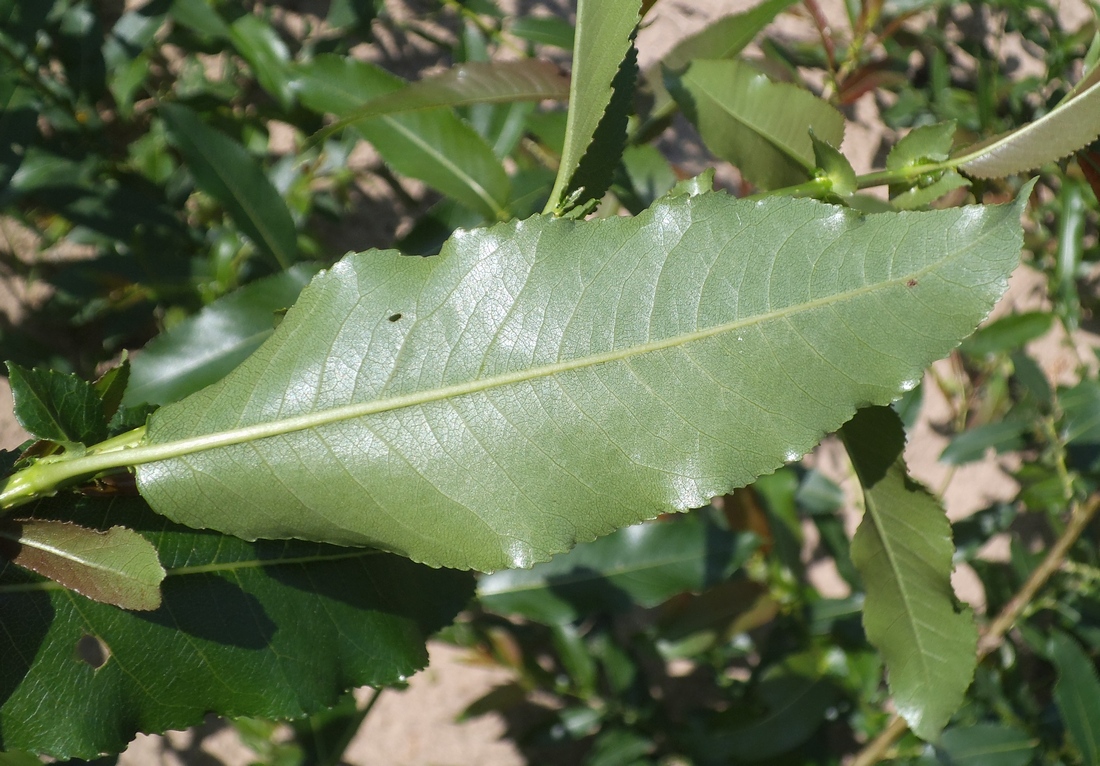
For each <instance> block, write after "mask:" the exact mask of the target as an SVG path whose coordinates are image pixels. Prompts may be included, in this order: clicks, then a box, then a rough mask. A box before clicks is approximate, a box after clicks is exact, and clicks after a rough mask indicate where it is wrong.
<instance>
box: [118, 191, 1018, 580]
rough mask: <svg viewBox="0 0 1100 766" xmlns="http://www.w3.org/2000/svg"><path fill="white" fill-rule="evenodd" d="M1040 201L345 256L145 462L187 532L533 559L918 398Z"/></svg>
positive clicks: (839, 213) (736, 478) (554, 226)
mask: <svg viewBox="0 0 1100 766" xmlns="http://www.w3.org/2000/svg"><path fill="white" fill-rule="evenodd" d="M1021 205H1022V202H1020V203H1017V204H1015V205H1008V206H1000V207H997V206H984V207H980V208H978V207H975V208H961V209H956V210H950V211H933V212H928V213H906V214H882V215H872V216H867V217H863V216H860V215H859V214H857V213H854V212H852V211H850V210H846V209H843V208H837V207H833V206H829V205H823V204H820V203H816V202H813V201H810V200H795V199H781V198H774V199H769V200H765V201H761V202H750V201H741V200H736V199H734V198H732V197H729V196H728V195H726V194H723V193H704V194H699V195H696V196H688V195H684V194H680V195H677V196H671V197H666V198H664V199H662V200H659V201H658V202H657V203H655V205H654V206H653V207H652V208H650V209H649V210H647V211H645V212H644V213H642V214H641V215H639V216H637V217H636V218H629V219H624V218H611V219H606V220H594V221H571V220H562V219H558V218H555V217H552V216H537V217H534V218H530V219H528V220H525V221H517V222H510V223H505V224H498V225H496V226H493V227H491V228H486V229H477V230H473V231H464V232H459V233H456V235H455V236H454V237H453V238H452V239H450V240H449V241H448V242H447V243H446V244H445V245H444V247H443V250H442V252H441V254H440V255H439V256H436V257H432V258H411V257H408V256H402V255H400V254H398V253H395V252H392V251H391V252H368V253H361V254H358V255H350V256H348V257H346V258H345V259H344V260H342V261H341V262H340V263H338V264H337V265H336V266H334V267H333V268H332V269H330V270H329V271H328V272H326V273H325V274H323V275H321V276H319V277H317V278H316V279H314V281H313V282H312V283H311V284H310V285H309V287H307V288H306V289H305V290H304V291H303V292H302V295H301V297H300V298H299V300H298V303H297V304H296V305H295V307H294V308H292V309H291V310H290V311H289V312H288V313H287V315H286V318H285V319H284V320H283V322H282V324H280V325H279V327H278V329H276V331H275V334H274V335H273V336H272V338H271V339H270V340H269V341H268V342H267V343H266V344H264V345H263V346H262V347H261V348H260V349H258V350H257V351H256V353H254V354H253V355H252V356H251V357H249V359H248V360H247V361H246V362H245V363H244V364H242V365H241V366H240V367H238V368H237V369H236V370H235V371H234V372H233V373H231V374H230V375H229V376H227V377H226V378H223V379H222V380H221V381H219V382H218V383H216V384H214V385H213V386H210V387H209V388H206V389H204V390H203V391H200V392H198V393H197V394H194V395H193V396H191V397H188V398H187V399H185V400H183V401H181V402H177V403H176V404H173V405H168V406H167V407H164V408H162V409H160V410H159V411H158V412H157V413H156V414H155V415H154V416H153V418H152V420H151V422H150V424H149V430H148V434H147V441H146V446H144V447H136V448H133V449H130V450H127V452H126V459H127V461H128V462H129V461H132V464H142V465H141V466H140V467H139V469H138V480H139V482H140V488H141V490H142V492H143V494H144V495H145V496H146V497H147V498H148V499H149V500H150V502H151V503H152V505H153V507H154V509H155V510H158V511H160V512H161V513H164V514H166V515H167V516H169V517H171V518H173V519H175V520H178V521H181V522H183V523H186V524H189V525H191V526H198V527H213V528H216V529H219V530H222V531H224V532H228V533H230V534H234V535H239V536H242V537H245V538H255V537H300V538H306V539H316V540H324V541H329V542H339V543H343V544H355V545H375V546H379V547H382V548H386V549H389V550H393V551H396V552H400V553H403V554H405V555H408V556H410V557H412V558H414V559H416V560H418V561H423V562H428V563H432V564H434V565H443V566H453V567H472V568H476V569H481V570H494V569H499V568H501V567H522V566H530V565H531V564H532V563H534V562H536V561H540V560H544V559H547V558H549V557H550V556H551V555H553V554H554V553H558V552H560V551H564V550H566V549H567V548H569V547H570V546H572V545H573V544H574V543H575V542H577V541H584V540H591V539H593V538H595V537H597V536H599V535H603V534H606V533H608V532H610V531H612V530H614V529H616V528H618V527H622V526H626V525H629V524H632V523H635V522H637V521H641V520H643V519H646V518H650V517H653V516H655V515H657V514H659V513H662V512H665V511H674V510H686V509H689V508H693V507H698V506H700V505H703V504H704V503H706V502H707V501H708V500H709V499H710V498H711V497H713V496H715V495H719V494H723V493H725V492H727V491H729V490H730V489H731V488H733V487H737V486H740V485H744V484H747V483H748V482H750V481H752V480H753V479H754V478H755V477H756V476H758V475H760V474H762V473H765V472H769V471H772V470H774V469H775V468H777V467H778V466H780V465H781V464H782V463H783V462H784V461H785V460H790V459H794V458H796V457H798V456H800V455H801V454H803V453H804V452H806V451H807V450H809V449H810V448H811V447H812V446H813V445H814V444H815V443H816V442H817V441H818V440H819V439H820V438H821V436H822V435H823V434H824V433H826V432H829V431H831V430H834V429H836V428H838V427H840V425H841V424H843V423H844V422H845V421H846V420H848V419H849V418H850V417H851V415H852V414H853V412H854V411H855V409H856V407H857V406H858V405H862V404H864V403H867V402H878V403H885V402H888V401H890V400H892V399H893V398H895V397H896V396H897V395H898V394H899V392H900V390H901V389H902V387H903V384H906V383H910V384H912V382H913V381H915V380H917V379H918V378H919V376H920V373H921V371H922V370H923V369H924V367H925V366H926V365H927V364H928V363H930V362H931V361H932V360H934V359H936V358H938V357H941V356H943V355H945V354H946V353H947V352H948V351H950V350H951V349H952V348H953V347H954V346H955V345H957V344H958V342H959V340H960V339H961V338H963V337H965V336H966V335H968V334H969V333H970V332H972V331H973V329H974V327H975V326H976V325H977V324H978V322H979V321H980V320H981V319H982V318H983V317H985V315H986V314H987V313H988V312H989V310H990V308H991V307H992V305H993V303H994V301H995V300H996V299H997V298H998V297H999V296H1000V295H1001V293H1002V291H1003V290H1004V288H1005V285H1006V279H1007V277H1008V274H1009V273H1010V272H1011V271H1012V269H1013V267H1014V266H1015V265H1016V263H1017V261H1018V256H1019V248H1020V240H1021V233H1020V226H1019V220H1018V219H1019V215H1020V208H1021Z"/></svg>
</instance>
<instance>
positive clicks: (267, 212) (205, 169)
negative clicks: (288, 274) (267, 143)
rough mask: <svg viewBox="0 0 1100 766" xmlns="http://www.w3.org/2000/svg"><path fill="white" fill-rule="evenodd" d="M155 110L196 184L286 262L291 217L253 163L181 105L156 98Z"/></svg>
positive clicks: (290, 254)
mask: <svg viewBox="0 0 1100 766" xmlns="http://www.w3.org/2000/svg"><path fill="white" fill-rule="evenodd" d="M160 115H161V117H162V118H163V119H164V124H165V125H166V126H167V127H168V135H169V137H170V139H171V141H172V143H173V144H175V146H176V147H177V148H178V149H179V150H180V153H182V154H183V157H184V159H185V160H186V161H187V166H188V168H189V169H190V170H191V173H192V175H194V177H195V183H196V184H197V185H198V187H199V188H200V189H202V190H203V191H204V192H206V193H207V194H209V195H210V196H211V197H213V198H214V199H216V200H217V201H218V202H220V203H221V204H222V206H223V207H224V208H225V210H226V212H228V213H229V216H230V217H231V218H232V219H233V222H234V223H236V224H237V226H239V227H240V229H241V231H243V232H244V233H245V234H247V235H248V237H249V238H250V239H251V240H252V243H253V244H254V245H256V247H258V248H259V249H260V250H262V251H263V252H265V253H267V254H268V255H270V256H271V257H272V258H274V259H275V262H276V263H278V265H279V267H280V268H283V269H288V268H290V266H291V264H293V263H294V261H295V259H296V257H297V249H298V235H297V232H296V231H295V229H294V220H293V219H292V218H291V217H290V211H289V210H288V209H287V206H286V203H285V202H284V201H283V198H282V197H281V196H279V192H278V191H276V189H275V187H274V186H272V184H271V181H269V180H268V178H267V176H266V175H265V174H264V171H263V168H262V167H260V165H259V163H258V162H256V160H254V159H253V158H252V156H251V155H250V154H249V153H248V152H247V151H246V150H245V148H244V147H243V146H241V145H240V144H239V143H237V142H236V141H234V140H233V139H231V138H230V137H229V136H226V135H224V134H223V133H221V132H219V131H217V130H215V129H214V128H211V127H209V126H208V125H206V124H205V123H203V121H202V120H200V119H199V118H198V116H197V115H196V114H195V113H194V112H192V111H191V110H190V109H188V108H187V107H185V106H181V105H179V104H161V106H160Z"/></svg>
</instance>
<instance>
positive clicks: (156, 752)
mask: <svg viewBox="0 0 1100 766" xmlns="http://www.w3.org/2000/svg"><path fill="white" fill-rule="evenodd" d="M753 4H754V3H753V2H752V0H705V1H704V0H693V1H692V2H686V1H685V0H662V2H660V3H658V4H657V6H656V7H655V8H654V11H653V14H652V16H651V18H652V22H651V23H650V24H648V25H647V26H646V28H645V29H643V30H642V31H641V33H640V34H639V40H638V44H639V49H640V51H641V62H640V63H641V64H642V66H643V68H644V67H645V66H646V65H648V64H649V63H652V62H653V61H656V60H657V59H658V58H659V57H660V55H661V54H662V53H663V52H664V51H666V50H668V49H669V48H670V47H671V46H672V45H674V44H675V42H676V41H677V40H679V39H681V38H682V37H684V36H686V35H688V34H691V33H693V32H694V31H696V30H698V29H700V28H702V27H703V26H704V25H705V24H706V23H708V21H709V20H710V19H713V18H716V17H719V16H722V15H726V14H728V13H734V12H737V11H740V10H744V9H745V8H747V7H750V6H751V5H753ZM834 5H835V4H834ZM824 6H825V7H826V9H827V12H829V13H839V12H840V11H839V5H835V7H834V8H833V9H832V10H829V9H830V4H828V3H825V4H824ZM1064 7H1065V14H1066V18H1067V20H1069V21H1071V22H1076V23H1079V21H1077V20H1080V19H1084V18H1087V14H1088V13H1090V11H1089V10H1088V8H1087V6H1086V5H1085V3H1084V2H1082V1H1080V0H1066V2H1065V3H1064ZM781 24H782V25H783V27H782V29H781V30H780V31H781V33H782V34H787V35H805V34H807V31H808V29H807V27H806V25H805V22H804V21H803V20H800V19H797V18H793V17H785V18H784V19H783V20H782V22H781ZM873 116H874V112H873V103H867V102H861V103H859V104H857V105H856V108H855V110H854V112H853V114H852V115H850V117H852V118H853V119H852V121H851V122H850V124H849V128H848V132H847V137H846V140H845V144H844V151H845V153H846V154H847V155H848V156H849V158H851V159H852V160H853V164H855V166H856V169H857V171H866V170H867V169H869V168H870V166H871V160H872V158H873V157H874V155H875V152H876V151H877V149H878V147H879V143H880V140H881V138H882V134H881V133H880V132H878V131H876V130H875V129H874V128H873V127H871V123H872V121H873ZM890 138H891V139H892V137H890ZM676 140H680V139H679V138H677V139H676ZM696 149H697V147H696ZM1041 283H1042V277H1041V276H1040V275H1037V274H1035V273H1034V272H1029V271H1028V270H1026V269H1021V270H1020V272H1019V273H1018V274H1017V275H1016V276H1015V277H1014V279H1013V282H1012V287H1011V290H1010V294H1009V295H1008V296H1007V297H1006V299H1005V300H1004V301H1003V303H1002V306H1001V308H999V309H998V311H999V312H1003V311H1006V310H1007V309H1008V307H1017V308H1034V307H1036V306H1037V305H1038V304H1040V303H1041V298H1040V297H1038V296H1041V295H1042V289H1041V288H1042V284H1041ZM1094 340H1095V339H1094V338H1091V337H1084V336H1082V337H1081V338H1077V339H1075V342H1077V343H1083V344H1093V345H1095V344H1094V343H1093V341H1094ZM1035 352H1036V354H1037V356H1038V357H1039V358H1040V359H1042V360H1043V364H1044V368H1045V369H1046V370H1047V372H1048V374H1050V376H1051V377H1052V379H1058V378H1061V377H1063V373H1064V371H1065V370H1067V369H1072V367H1073V364H1074V362H1075V359H1076V358H1077V357H1076V356H1075V355H1074V353H1073V352H1072V351H1071V350H1070V349H1069V348H1068V346H1067V340H1066V339H1065V338H1063V337H1058V336H1053V337H1050V338H1047V339H1044V340H1043V341H1042V342H1040V343H1039V344H1037V346H1036V349H1035ZM940 370H941V372H942V373H943V374H944V375H953V374H955V373H954V370H953V369H952V368H951V363H950V362H949V361H945V362H941V363H940ZM0 413H2V414H0V445H2V446H5V447H7V448H12V447H14V446H16V445H18V444H19V443H20V442H21V441H22V440H23V439H24V438H25V434H24V433H23V432H22V430H21V429H20V428H19V426H18V425H17V424H16V423H15V422H14V420H13V419H12V418H11V417H10V415H9V413H10V392H9V389H8V387H7V383H6V381H4V380H2V379H0ZM949 416H950V407H949V405H948V403H947V402H946V400H944V399H943V397H942V396H940V395H939V394H938V391H937V389H936V388H935V386H926V398H925V407H924V411H923V416H922V420H921V423H920V425H919V426H918V427H917V430H916V434H915V436H914V438H913V441H912V443H911V444H910V446H909V448H908V451H907V456H908V459H909V461H910V466H911V470H912V472H913V474H914V476H915V477H917V478H919V479H920V480H922V481H923V482H925V483H926V484H927V485H928V486H929V487H931V488H932V489H933V490H935V491H937V492H938V493H940V494H942V496H943V497H944V498H945V501H946V505H947V508H948V513H949V514H950V515H951V517H952V518H959V517H961V516H964V515H966V514H967V513H970V512H972V511H974V510H976V509H978V508H981V507H984V506H985V505H987V504H988V503H989V502H990V501H991V500H993V499H998V498H1011V497H1012V496H1013V494H1014V491H1015V487H1014V485H1013V483H1012V481H1011V479H1010V478H1008V476H1007V475H1006V473H1005V471H1004V465H1003V463H1004V460H1006V459H996V458H992V457H991V458H989V459H988V460H985V461H982V462H979V463H974V464H971V465H968V466H965V467H963V468H960V469H958V470H956V471H953V472H952V471H950V470H949V469H948V468H947V466H944V465H942V464H940V463H938V461H937V458H938V455H939V454H940V452H941V451H942V449H943V447H944V446H945V444H946V437H944V436H942V435H940V434H939V433H937V432H936V430H935V429H934V428H933V425H934V424H935V423H938V422H942V421H945V420H947V419H948V418H949ZM815 459H816V461H817V463H818V465H819V466H820V467H822V468H823V469H825V470H827V471H828V472H829V473H831V474H832V475H834V476H835V477H837V478H841V479H842V478H843V477H844V476H845V474H846V472H847V467H846V463H845V458H844V457H843V455H842V453H841V452H840V451H839V450H838V449H837V447H836V445H832V446H830V445H828V444H826V445H825V446H824V447H823V448H822V449H821V450H819V452H818V454H817V455H816V457H815ZM1008 459H1010V458H1008ZM857 523H858V516H856V515H854V514H851V515H850V517H849V519H848V524H849V526H850V527H852V528H854V526H855V524H857ZM809 544H810V545H811V546H812V544H813V540H812V530H811V540H810V541H809ZM1004 549H1005V545H1004V541H1000V542H997V541H995V542H994V543H993V544H991V545H990V546H988V549H987V551H986V554H987V555H990V556H993V557H999V556H1003V554H1004ZM812 572H813V576H814V577H815V579H816V580H817V581H818V582H819V583H820V584H821V586H822V587H823V588H824V589H825V590H827V591H831V592H833V593H836V594H837V595H839V594H840V593H842V592H843V588H844V586H843V583H842V582H841V581H840V580H839V578H837V577H836V575H835V571H834V570H833V569H832V567H831V565H830V564H829V563H827V562H826V563H824V564H822V565H819V566H816V567H814V568H813V569H812ZM956 586H957V588H958V589H959V592H960V596H961V597H962V598H963V599H964V600H966V601H969V602H970V603H972V604H974V605H975V606H976V607H977V608H978V609H979V610H981V609H982V608H983V606H984V594H983V593H982V592H981V586H980V583H979V582H978V581H977V578H976V577H975V576H974V575H973V574H972V573H968V572H967V571H966V570H962V571H960V572H959V573H957V576H956ZM430 650H431V665H430V667H429V668H428V669H427V670H426V671H424V672H422V673H420V674H419V675H417V676H415V677H414V678H413V679H412V680H411V683H410V685H409V688H408V689H407V690H404V691H393V690H387V691H385V692H383V694H382V696H381V697H380V699H379V701H378V704H377V705H376V706H375V708H374V709H373V710H372V711H371V714H370V716H369V717H368V719H367V722H366V724H365V725H364V726H363V728H362V729H361V730H360V732H359V733H358V735H357V736H356V738H355V740H354V741H353V743H352V745H351V747H350V749H349V751H348V753H347V759H346V760H347V763H349V764H353V765H354V766H382V765H383V764H386V765H387V766H391V765H392V766H444V765H449V764H453V765H455V766H457V765H459V764H481V765H482V766H518V765H519V764H523V763H524V762H525V761H524V759H523V758H522V757H521V756H520V754H519V753H518V752H517V750H516V749H515V747H514V746H513V745H512V744H511V743H510V742H508V741H506V740H502V739H500V738H501V736H502V734H503V733H504V725H503V722H502V721H501V720H500V719H499V718H497V717H494V716H483V717H480V718H477V719H474V720H470V721H466V722H464V723H460V724H459V723H455V719H456V717H457V716H458V714H459V713H460V712H461V711H462V710H463V709H464V708H465V707H466V706H467V705H468V704H469V703H470V702H472V701H473V700H475V699H477V698H478V697H480V696H481V695H482V694H484V693H485V692H486V691H487V690H488V689H490V688H492V687H493V686H495V685H497V684H500V683H502V682H504V681H506V680H508V678H509V674H508V673H507V671H504V670H502V669H499V668H493V667H485V666H481V665H473V664H469V663H468V662H466V658H465V657H464V654H463V652H462V651H460V650H457V649H455V648H453V647H450V646H447V645H444V644H440V643H433V644H432V645H431V647H430ZM252 757H253V754H252V753H251V752H250V751H248V750H247V748H244V747H243V746H242V745H241V744H240V741H239V739H238V738H237V737H236V735H235V733H234V732H233V731H232V730H231V729H229V728H227V727H225V726H224V725H222V724H220V723H219V722H218V721H216V719H212V720H211V721H210V722H208V724H207V725H206V726H203V727H199V728H198V729H195V730H191V731H188V732H173V733H169V734H168V735H166V736H156V735H141V736H139V737H138V738H137V739H136V740H135V741H134V743H133V744H132V745H131V747H130V749H129V750H127V752H126V753H125V754H124V755H123V756H122V758H121V760H120V763H122V764H124V765H126V766H148V765H152V764H211V763H225V764H229V766H238V765H239V766H244V765H245V764H248V763H250V761H251V759H252Z"/></svg>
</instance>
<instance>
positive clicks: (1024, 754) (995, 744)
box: [938, 723, 1035, 766]
mask: <svg viewBox="0 0 1100 766" xmlns="http://www.w3.org/2000/svg"><path fill="white" fill-rule="evenodd" d="M938 749H940V750H942V751H944V753H946V755H947V757H948V758H949V759H950V760H949V763H950V764H951V766H1027V764H1029V763H1031V758H1032V756H1033V755H1034V753H1035V741H1034V740H1033V739H1032V738H1031V737H1029V736H1028V734H1027V732H1025V731H1020V730H1019V729H1013V728H1011V727H1008V726H999V725H997V724H990V723H979V724H975V725H973V726H956V727H952V728H950V729H948V730H947V731H945V732H944V733H943V736H942V737H940V741H939V743H938Z"/></svg>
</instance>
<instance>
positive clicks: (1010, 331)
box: [959, 311, 1054, 356]
mask: <svg viewBox="0 0 1100 766" xmlns="http://www.w3.org/2000/svg"><path fill="white" fill-rule="evenodd" d="M1053 324H1054V315H1053V314H1051V313H1050V312H1049V311H1026V312H1024V313H1022V314H1009V315H1008V316H1005V317H1002V318H1001V319H998V320H997V321H995V322H990V323H989V324H988V325H986V326H985V327H982V328H981V329H979V330H978V331H977V332H975V333H974V334H973V335H971V336H970V337H969V338H967V339H966V340H964V341H963V343H962V345H961V346H960V347H959V349H960V350H961V351H962V352H963V353H966V354H970V355H972V356H985V355H988V354H1004V353H1008V352H1011V351H1015V350H1016V349H1018V348H1021V347H1022V346H1023V345H1024V344H1025V343H1029V342H1030V341H1033V340H1035V339H1036V338H1041V337H1043V336H1044V335H1046V334H1047V333H1048V332H1050V328H1051V326H1052V325H1053Z"/></svg>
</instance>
